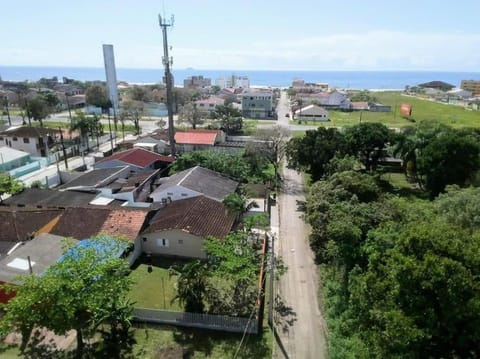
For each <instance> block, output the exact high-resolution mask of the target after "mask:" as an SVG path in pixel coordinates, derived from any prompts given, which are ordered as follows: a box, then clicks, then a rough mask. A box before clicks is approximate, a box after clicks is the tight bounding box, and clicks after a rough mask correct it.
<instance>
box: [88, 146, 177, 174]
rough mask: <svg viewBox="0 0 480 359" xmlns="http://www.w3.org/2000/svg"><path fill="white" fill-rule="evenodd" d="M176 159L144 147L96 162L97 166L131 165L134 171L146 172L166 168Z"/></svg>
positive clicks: (118, 153)
mask: <svg viewBox="0 0 480 359" xmlns="http://www.w3.org/2000/svg"><path fill="white" fill-rule="evenodd" d="M174 161H175V159H174V158H173V157H171V156H164V155H160V154H158V153H155V152H152V151H148V150H145V149H143V148H132V149H130V150H127V151H122V152H117V153H114V154H113V155H111V156H109V157H105V158H104V159H102V160H100V161H99V162H97V163H95V165H94V167H95V168H112V167H119V166H127V165H128V166H130V167H131V169H132V171H134V172H145V171H151V170H156V169H163V168H166V167H167V166H168V165H170V164H171V163H173V162H174Z"/></svg>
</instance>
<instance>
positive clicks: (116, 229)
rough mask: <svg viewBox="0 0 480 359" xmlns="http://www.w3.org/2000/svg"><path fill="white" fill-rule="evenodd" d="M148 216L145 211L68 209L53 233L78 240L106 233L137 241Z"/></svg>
mask: <svg viewBox="0 0 480 359" xmlns="http://www.w3.org/2000/svg"><path fill="white" fill-rule="evenodd" d="M147 215H148V211H147V210H144V209H123V208H122V209H116V208H91V207H89V208H67V209H66V210H65V212H64V214H63V215H62V216H61V217H60V219H59V221H58V223H57V225H56V226H55V227H54V228H53V229H52V231H51V233H52V234H57V235H61V236H65V237H73V238H77V239H84V238H90V237H92V236H95V235H97V234H100V233H104V234H109V235H112V236H123V237H126V239H129V240H135V238H136V237H137V235H138V233H139V232H140V231H141V229H142V227H143V224H144V222H145V219H146V218H147Z"/></svg>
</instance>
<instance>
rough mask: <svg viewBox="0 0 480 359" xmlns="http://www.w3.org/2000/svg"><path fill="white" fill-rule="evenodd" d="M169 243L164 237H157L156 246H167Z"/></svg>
mask: <svg viewBox="0 0 480 359" xmlns="http://www.w3.org/2000/svg"><path fill="white" fill-rule="evenodd" d="M169 246H170V243H169V241H168V239H165V238H157V247H169Z"/></svg>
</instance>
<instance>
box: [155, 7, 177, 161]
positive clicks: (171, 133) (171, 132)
mask: <svg viewBox="0 0 480 359" xmlns="http://www.w3.org/2000/svg"><path fill="white" fill-rule="evenodd" d="M158 21H159V24H160V27H161V28H162V33H163V59H162V60H163V66H164V67H165V79H164V81H165V85H166V87H167V111H168V139H169V141H170V152H171V153H172V156H175V128H174V124H173V94H172V87H173V79H172V73H171V72H170V65H172V63H173V58H171V57H169V56H168V39H167V28H168V27H169V26H173V15H172V17H171V19H170V21H167V20H166V19H165V15H164V16H163V17H162V16H161V15H158Z"/></svg>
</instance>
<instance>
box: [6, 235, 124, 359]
mask: <svg viewBox="0 0 480 359" xmlns="http://www.w3.org/2000/svg"><path fill="white" fill-rule="evenodd" d="M91 241H92V242H91V245H90V246H77V247H74V248H72V249H70V250H69V251H68V252H66V253H65V255H64V256H63V258H62V260H60V261H58V262H57V263H55V264H53V265H51V266H50V267H49V268H48V269H47V270H46V271H45V272H44V273H43V274H42V275H25V276H22V277H20V285H19V286H16V287H15V290H16V292H17V294H16V296H15V297H14V298H13V299H11V300H10V302H9V303H8V304H7V305H6V306H5V307H4V308H3V309H4V310H5V315H4V316H3V317H2V318H1V321H0V324H1V327H0V329H1V330H2V333H8V332H10V331H11V330H20V331H21V333H22V335H23V338H22V340H23V348H25V346H26V345H27V343H28V340H29V338H30V334H31V332H32V330H33V329H34V328H40V327H45V328H47V329H49V330H52V331H54V332H55V333H56V334H60V335H62V334H65V333H66V332H67V331H69V330H71V329H75V330H76V332H77V357H79V358H81V357H82V353H83V348H84V341H83V338H84V337H92V336H93V335H94V333H95V331H96V330H97V329H98V328H99V327H100V325H102V324H112V323H113V324H114V325H115V328H114V327H111V330H116V329H118V328H117V326H118V325H119V326H120V327H125V326H128V322H122V323H119V321H118V319H121V318H124V319H125V320H127V321H128V315H127V316H126V317H125V316H124V315H123V314H122V313H121V312H122V310H121V309H122V308H125V310H126V312H127V313H129V312H130V315H131V310H130V309H131V304H128V301H127V300H126V295H127V293H128V291H129V288H130V279H129V277H127V276H126V275H127V274H128V271H129V267H128V263H127V262H126V260H124V259H119V258H116V257H115V256H112V254H111V253H118V252H119V249H120V248H122V247H123V244H122V243H121V241H119V240H113V239H112V238H109V237H98V238H95V239H92V240H91ZM129 308H130V309H129ZM117 315H120V317H116V316H117Z"/></svg>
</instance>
